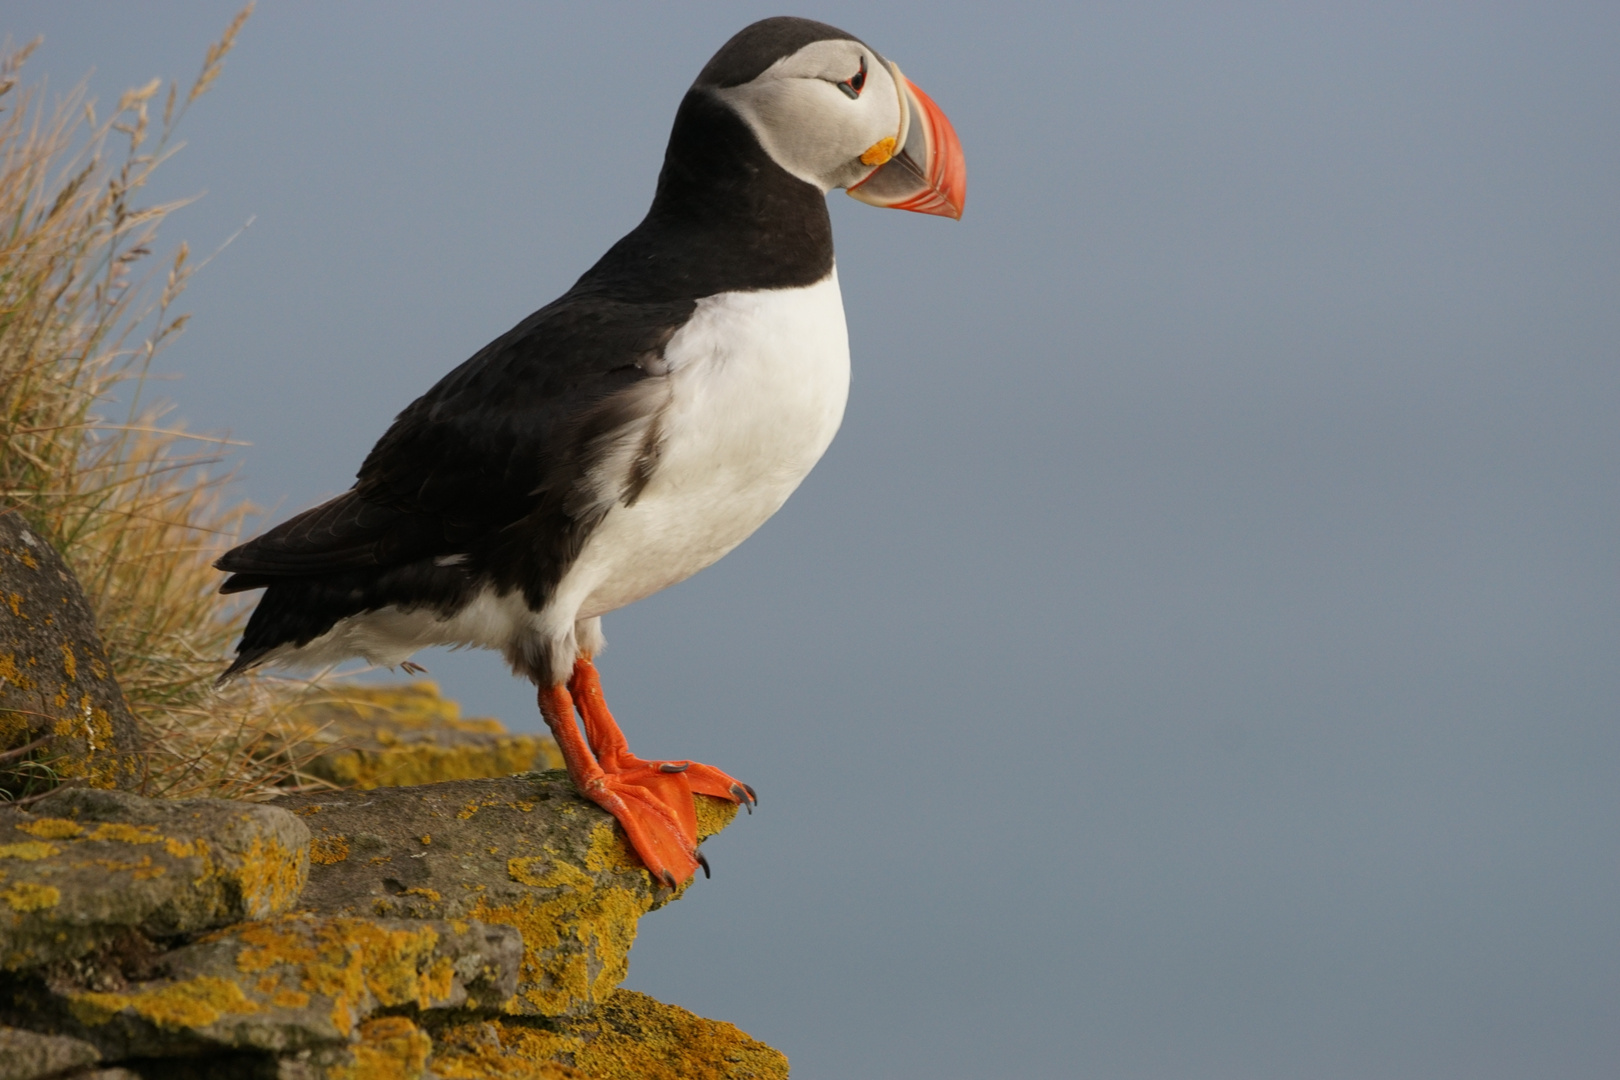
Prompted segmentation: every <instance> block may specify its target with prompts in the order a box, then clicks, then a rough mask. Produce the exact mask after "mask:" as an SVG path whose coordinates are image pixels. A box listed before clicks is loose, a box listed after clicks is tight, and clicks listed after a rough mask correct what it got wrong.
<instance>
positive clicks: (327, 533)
mask: <svg viewBox="0 0 1620 1080" xmlns="http://www.w3.org/2000/svg"><path fill="white" fill-rule="evenodd" d="M694 307H695V302H694V301H690V300H670V301H662V302H651V303H632V302H626V301H623V300H616V299H612V298H609V297H604V296H601V295H592V294H591V293H589V292H584V293H582V292H580V291H578V289H577V288H576V291H575V292H571V293H569V294H567V295H565V296H563V297H562V298H561V299H559V300H557V301H556V302H555V303H552V304H550V305H548V306H547V307H545V308H542V309H541V310H539V311H537V312H535V313H534V314H533V315H531V316H529V318H527V319H525V320H524V321H523V322H521V323H519V324H518V325H517V326H516V327H514V328H513V329H512V330H510V331H509V332H507V333H506V334H504V335H503V336H501V337H500V338H497V339H496V340H495V341H493V342H491V343H490V344H489V345H487V346H485V347H484V348H483V349H482V350H480V351H479V352H478V353H477V354H476V355H475V356H473V357H472V358H471V359H469V360H468V361H467V362H466V363H464V364H462V365H461V366H460V367H458V368H456V369H455V370H454V371H452V372H451V373H450V374H448V375H446V376H445V377H444V378H443V379H441V380H440V381H439V383H438V384H437V385H436V386H434V387H433V389H431V390H429V391H428V392H427V393H426V394H424V395H423V396H422V397H420V398H418V399H417V400H416V401H414V402H413V403H411V405H410V406H409V407H408V408H406V409H405V411H404V412H402V413H400V414H399V416H398V417H397V418H396V419H395V421H394V423H393V425H392V426H391V427H390V428H389V430H388V432H387V433H386V434H385V435H384V436H383V437H382V439H381V440H380V441H379V442H378V443H377V445H376V446H375V447H374V448H373V449H372V451H371V453H370V454H369V455H367V457H366V460H365V463H364V464H363V465H362V466H361V468H360V472H359V474H358V479H357V482H356V484H355V486H354V488H353V489H352V490H350V491H349V492H347V493H345V494H343V495H341V496H339V497H338V498H336V499H333V500H332V501H330V502H328V503H325V504H324V505H321V506H318V507H315V508H314V509H312V510H307V511H305V512H304V513H302V514H299V515H298V516H296V517H294V518H292V519H290V520H288V521H286V522H283V523H282V524H280V525H278V526H276V527H275V528H274V529H271V530H270V531H269V532H267V533H265V534H264V535H262V536H260V537H258V538H256V539H254V540H251V541H249V542H248V543H246V544H243V545H241V546H240V547H237V548H235V549H233V550H231V551H230V552H228V553H227V554H225V555H224V556H223V557H222V558H220V560H219V561H218V562H217V563H216V564H215V565H216V566H218V568H219V569H221V570H225V571H229V572H230V573H232V575H233V576H232V577H231V578H229V579H228V580H227V581H226V582H225V584H224V585H223V586H222V587H221V591H223V592H238V591H242V590H244V589H253V588H260V587H263V586H266V585H271V584H274V583H275V582H277V581H280V580H285V579H287V578H304V577H313V576H321V575H329V574H337V573H342V572H344V571H364V570H367V569H372V570H385V569H388V568H391V567H399V566H403V565H405V564H410V563H415V562H419V561H421V560H424V559H431V558H434V557H439V556H450V555H468V556H469V558H471V559H472V560H474V561H476V562H477V563H479V564H482V566H483V567H484V570H485V572H486V573H488V574H490V575H492V576H493V577H495V578H496V579H498V580H499V581H500V583H501V584H503V585H506V586H509V587H513V586H516V587H523V588H524V589H525V591H526V592H533V593H536V594H539V593H544V592H547V591H549V588H550V586H551V585H552V584H554V583H555V579H556V577H557V576H558V575H559V574H560V573H561V570H562V569H563V568H564V567H563V565H559V564H558V560H559V559H566V558H568V557H569V555H570V553H571V552H574V551H577V549H578V545H579V543H581V542H582V540H583V535H581V534H582V532H583V531H584V530H587V529H588V526H589V525H590V524H591V523H590V522H587V521H583V520H580V515H579V514H578V513H577V512H576V509H577V508H575V507H571V505H570V495H571V494H572V493H573V492H574V491H575V490H576V489H577V488H578V486H579V484H580V482H581V480H582V479H583V478H584V477H586V476H587V474H588V473H589V471H590V469H591V467H592V465H593V464H594V459H595V458H596V457H598V456H599V455H600V452H601V449H602V448H603V447H604V446H605V445H606V444H607V441H608V440H609V439H610V438H611V436H612V434H613V433H614V432H616V431H618V430H621V429H622V428H623V427H624V426H625V425H627V424H629V423H631V422H633V421H635V420H636V419H637V418H638V417H639V416H640V415H642V414H643V413H644V412H645V410H646V409H648V408H649V407H651V403H652V401H653V397H652V395H648V394H645V393H638V392H637V391H638V387H639V386H640V384H642V383H643V382H644V380H646V379H648V378H649V377H650V375H651V374H652V373H654V372H657V371H659V370H661V367H660V361H661V358H662V352H663V348H664V345H665V344H666V343H667V342H668V341H669V339H670V338H671V337H672V336H673V335H674V333H675V331H676V330H678V329H679V328H680V327H681V325H683V324H684V323H685V322H686V320H687V319H688V318H689V317H690V316H691V313H692V311H693V309H694ZM524 525H528V526H529V527H528V528H524V527H523V526H524ZM537 543H538V544H539V545H540V547H541V548H542V549H544V548H552V549H555V550H553V551H551V552H550V553H549V554H548V553H547V551H546V550H535V545H536V544H537ZM535 599H537V600H539V599H541V598H540V597H539V596H538V595H537V596H536V597H535Z"/></svg>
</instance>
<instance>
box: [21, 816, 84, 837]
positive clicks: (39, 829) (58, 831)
mask: <svg viewBox="0 0 1620 1080" xmlns="http://www.w3.org/2000/svg"><path fill="white" fill-rule="evenodd" d="M17 828H19V829H21V830H22V831H23V832H25V833H27V834H28V835H29V836H37V837H39V838H40V839H41V840H71V839H73V838H74V837H76V836H78V835H80V834H81V833H83V832H84V826H83V825H80V824H79V823H78V822H77V821H69V820H68V819H67V818H50V817H48V818H40V819H39V820H38V821H30V822H27V823H26V824H23V825H18V826H17Z"/></svg>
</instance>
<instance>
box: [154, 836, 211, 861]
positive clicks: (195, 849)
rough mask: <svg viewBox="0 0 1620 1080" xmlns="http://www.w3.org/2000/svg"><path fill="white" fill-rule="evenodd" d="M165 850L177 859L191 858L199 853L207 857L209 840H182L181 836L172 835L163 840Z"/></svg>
mask: <svg viewBox="0 0 1620 1080" xmlns="http://www.w3.org/2000/svg"><path fill="white" fill-rule="evenodd" d="M163 850H164V851H167V852H168V853H169V854H170V855H173V856H174V857H175V858H177V859H189V858H190V857H191V856H193V855H197V854H199V853H200V854H201V855H202V856H203V857H204V858H206V857H207V855H208V841H206V840H181V839H180V838H179V837H175V836H171V837H168V838H167V839H165V840H164V841H163Z"/></svg>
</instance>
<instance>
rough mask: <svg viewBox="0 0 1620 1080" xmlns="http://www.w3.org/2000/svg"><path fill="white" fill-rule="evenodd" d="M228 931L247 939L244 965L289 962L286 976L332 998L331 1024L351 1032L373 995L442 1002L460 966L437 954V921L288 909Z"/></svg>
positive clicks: (254, 970) (425, 1004)
mask: <svg viewBox="0 0 1620 1080" xmlns="http://www.w3.org/2000/svg"><path fill="white" fill-rule="evenodd" d="M226 934H230V935H234V936H235V937H236V939H237V940H239V941H240V942H242V944H243V946H244V947H243V948H242V949H241V950H240V951H239V952H238V953H237V954H236V967H237V970H239V971H241V972H242V973H243V974H244V975H257V974H260V973H261V972H267V971H271V970H272V969H285V972H286V973H285V975H283V976H281V978H283V979H285V980H288V981H291V982H294V983H296V984H297V986H298V987H300V988H301V990H302V991H303V992H305V993H306V994H320V995H323V996H324V997H326V998H328V999H330V1000H331V1002H332V1007H331V1020H332V1024H333V1026H334V1027H336V1028H337V1030H338V1031H339V1032H342V1033H343V1034H345V1035H347V1034H349V1033H350V1032H351V1031H352V1030H353V1028H354V1025H355V1023H356V1022H357V1021H358V1020H359V1019H360V1018H361V1017H362V1016H363V1015H364V1014H365V1013H366V1012H368V1011H370V1007H371V1005H370V1003H371V1002H375V1003H376V1004H379V1005H381V1006H383V1007H384V1008H395V1007H398V1006H402V1005H410V1006H415V1007H416V1008H419V1009H429V1008H442V1007H443V1006H444V1005H445V1004H447V1002H448V1000H449V998H450V994H451V991H452V989H453V986H452V981H453V977H454V969H453V968H451V969H449V973H448V976H447V975H446V972H445V970H444V969H442V967H441V965H440V964H439V963H438V962H437V961H435V960H434V959H433V953H434V950H435V949H436V948H437V946H438V942H439V935H438V933H437V932H436V931H435V930H434V929H433V928H432V927H431V926H422V927H420V928H418V929H390V928H388V927H384V926H379V925H378V924H376V923H374V922H372V921H370V920H369V919H356V918H341V917H339V918H329V919H315V918H311V917H308V916H288V917H286V918H284V919H281V920H278V921H275V922H264V923H255V924H251V925H248V926H244V927H237V928H233V929H232V930H230V931H227V932H226ZM219 936H223V935H216V939H217V937H219ZM261 985H262V980H261ZM306 1004H307V1002H306ZM300 1007H302V1006H300Z"/></svg>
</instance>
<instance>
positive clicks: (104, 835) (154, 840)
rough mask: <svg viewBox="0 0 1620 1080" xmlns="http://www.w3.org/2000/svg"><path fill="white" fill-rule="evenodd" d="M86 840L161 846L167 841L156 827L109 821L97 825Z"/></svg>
mask: <svg viewBox="0 0 1620 1080" xmlns="http://www.w3.org/2000/svg"><path fill="white" fill-rule="evenodd" d="M85 839H86V840H116V841H118V842H119V843H123V844H161V843H163V841H164V840H165V839H167V838H166V837H165V836H163V835H162V834H161V833H159V832H158V831H157V827H156V826H154V825H124V824H122V823H120V822H113V821H109V822H107V823H106V824H103V825H97V826H96V829H95V831H94V832H92V833H90V834H89V835H88V836H86V837H85Z"/></svg>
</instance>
